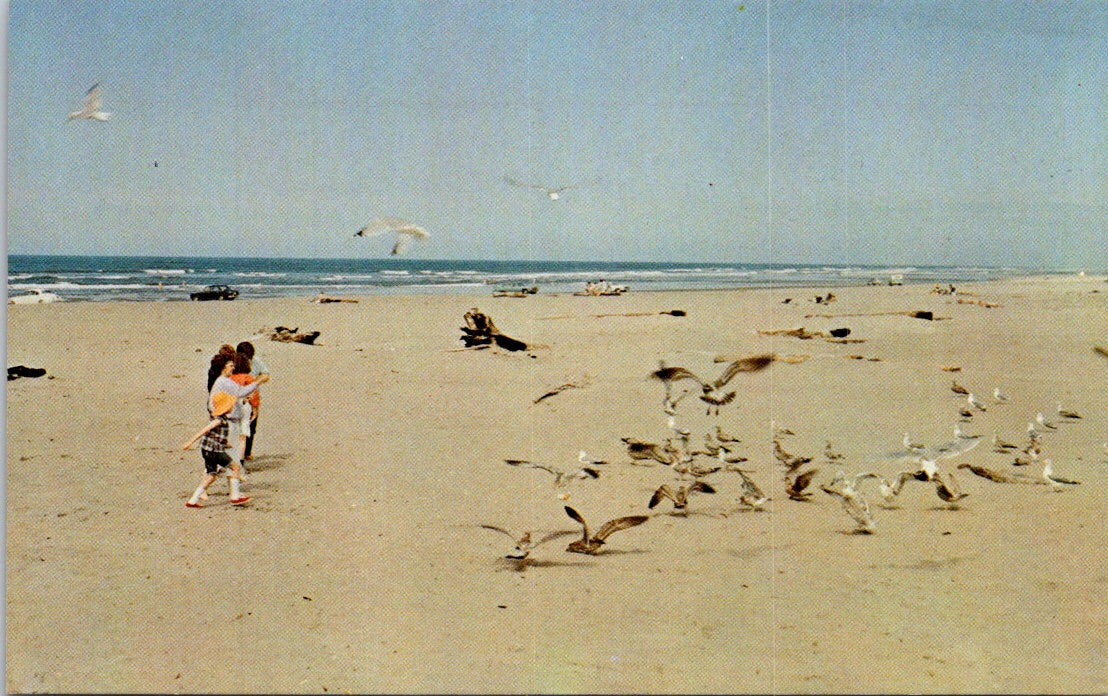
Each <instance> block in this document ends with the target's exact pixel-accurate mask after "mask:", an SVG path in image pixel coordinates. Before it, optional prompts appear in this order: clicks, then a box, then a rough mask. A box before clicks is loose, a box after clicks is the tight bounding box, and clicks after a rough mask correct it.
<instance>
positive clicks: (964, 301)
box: [955, 297, 1000, 309]
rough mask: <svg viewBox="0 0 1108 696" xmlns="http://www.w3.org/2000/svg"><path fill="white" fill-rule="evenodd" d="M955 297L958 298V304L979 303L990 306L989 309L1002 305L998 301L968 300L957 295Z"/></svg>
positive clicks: (979, 305)
mask: <svg viewBox="0 0 1108 696" xmlns="http://www.w3.org/2000/svg"><path fill="white" fill-rule="evenodd" d="M955 299H956V300H957V302H958V304H971V305H977V306H978V307H988V308H989V309H992V308H994V307H999V306H1000V305H999V304H997V303H996V302H986V301H985V300H967V299H966V298H964V297H957V298H955Z"/></svg>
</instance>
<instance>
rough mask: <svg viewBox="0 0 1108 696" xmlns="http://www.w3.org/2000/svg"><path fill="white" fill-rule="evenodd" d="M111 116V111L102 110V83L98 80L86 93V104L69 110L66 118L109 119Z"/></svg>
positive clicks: (70, 119) (67, 119) (69, 119)
mask: <svg viewBox="0 0 1108 696" xmlns="http://www.w3.org/2000/svg"><path fill="white" fill-rule="evenodd" d="M111 116H112V115H111V114H110V113H108V112H106V111H101V110H100V83H99V82H97V83H96V84H95V85H93V86H92V87H89V90H88V92H86V93H85V104H84V106H82V107H81V108H80V109H78V110H77V111H71V112H69V116H67V117H66V119H65V120H66V121H72V120H73V119H75V118H84V119H89V120H92V121H107V120H108V119H109V118H111Z"/></svg>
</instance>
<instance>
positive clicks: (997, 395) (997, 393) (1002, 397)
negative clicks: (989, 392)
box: [993, 387, 1008, 404]
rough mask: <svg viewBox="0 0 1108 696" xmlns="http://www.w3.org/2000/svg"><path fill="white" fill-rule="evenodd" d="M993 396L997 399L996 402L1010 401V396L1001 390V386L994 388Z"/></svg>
mask: <svg viewBox="0 0 1108 696" xmlns="http://www.w3.org/2000/svg"><path fill="white" fill-rule="evenodd" d="M993 398H994V399H996V402H997V403H998V404H1003V403H1005V402H1007V401H1008V396H1007V395H1006V394H1005V393H1004V392H1002V391H1000V387H997V388H996V389H994V390H993Z"/></svg>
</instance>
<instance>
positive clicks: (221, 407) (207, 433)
mask: <svg viewBox="0 0 1108 696" xmlns="http://www.w3.org/2000/svg"><path fill="white" fill-rule="evenodd" d="M220 357H221V356H218V355H217V356H216V358H213V359H212V361H213V364H214V363H215V361H216V360H217V359H219V358H220ZM233 366H234V362H233V360H227V361H226V362H225V363H224V364H221V368H222V372H224V373H228V374H229V373H230V371H231V369H232V368H233ZM222 376H226V375H222ZM267 378H268V375H264V376H263V377H262V378H261V379H259V380H258V382H255V384H252V385H250V386H249V387H245V388H241V387H240V388H239V389H241V390H243V392H244V393H241V394H240V393H236V394H235V395H232V394H229V393H227V392H225V391H216V390H213V391H212V394H211V399H210V401H209V406H210V407H211V412H212V420H211V422H210V423H208V425H207V426H205V427H204V429H203V430H201V431H200V432H198V433H196V435H194V436H193V437H192V439H191V440H189V441H188V442H186V443H185V445H184V447H183V449H186V450H187V449H188V448H189V447H191V446H192V444H193V443H194V442H196V441H197V440H200V454H201V456H203V457H204V477H203V478H201V479H200V485H199V486H197V487H196V491H195V492H193V494H192V497H191V498H189V499H188V501H187V502H185V505H186V506H187V507H190V508H200V507H204V506H203V504H201V502H200V501H201V500H207V498H208V493H207V491H208V486H210V485H212V483H214V482H215V479H216V476H217V475H218V474H219V470H220V469H222V468H229V469H230V474H228V478H229V479H230V481H231V504H232V505H245V504H246V503H248V502H250V496H246V495H243V494H242V489H241V486H242V479H241V478H240V466H239V462H238V460H236V459H234V458H232V457H231V456H230V455H229V454H228V453H227V452H228V450H230V449H231V447H230V443H229V442H228V439H229V435H230V425H229V423H228V421H229V416H230V415H231V412H232V410H233V409H234V407H235V402H236V400H237V399H238V398H240V397H242V396H245V395H246V394H249V393H250V392H252V391H253V390H254V389H256V388H257V386H256V385H257V384H260V383H262V382H265V381H266V380H267ZM234 386H237V385H234ZM237 391H238V390H236V392H237Z"/></svg>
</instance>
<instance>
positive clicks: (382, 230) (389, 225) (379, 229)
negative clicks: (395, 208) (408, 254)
mask: <svg viewBox="0 0 1108 696" xmlns="http://www.w3.org/2000/svg"><path fill="white" fill-rule="evenodd" d="M380 234H395V235H396V243H395V244H394V245H393V247H392V251H390V252H389V255H390V256H396V255H397V254H402V253H404V251H405V250H406V249H407V248H408V245H409V244H411V242H412V240H413V239H427V238H428V237H430V236H431V235H430V234H429V233H428V232H427V230H425V229H423V228H422V227H420V226H418V225H414V224H412V223H410V222H408V221H407V220H403V219H401V218H393V217H380V218H375V219H373V220H371V221H370V223H369V224H368V225H366V226H365V227H363V228H362V229H360V230H358V231H357V232H355V233H354V236H355V237H375V236H377V235H380Z"/></svg>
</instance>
